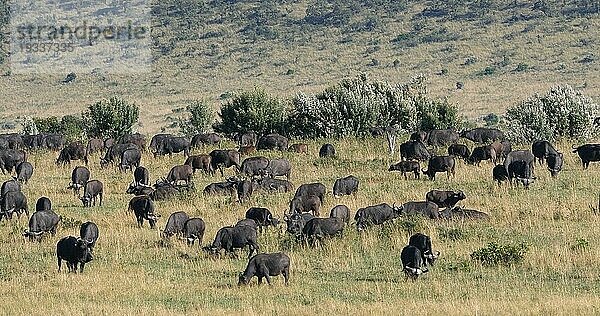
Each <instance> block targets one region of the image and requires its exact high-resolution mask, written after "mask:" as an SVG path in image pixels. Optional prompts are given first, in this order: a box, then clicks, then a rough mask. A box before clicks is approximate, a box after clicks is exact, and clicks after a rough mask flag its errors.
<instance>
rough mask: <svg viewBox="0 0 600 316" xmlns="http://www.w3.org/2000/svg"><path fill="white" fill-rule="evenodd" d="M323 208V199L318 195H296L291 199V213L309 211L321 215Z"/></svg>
mask: <svg viewBox="0 0 600 316" xmlns="http://www.w3.org/2000/svg"><path fill="white" fill-rule="evenodd" d="M320 210H321V200H320V199H319V197H318V196H316V195H305V196H297V197H294V198H293V199H292V200H291V201H290V213H292V214H293V213H298V214H301V213H308V212H312V213H313V215H315V216H319V211H320Z"/></svg>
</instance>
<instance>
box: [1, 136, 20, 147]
mask: <svg viewBox="0 0 600 316" xmlns="http://www.w3.org/2000/svg"><path fill="white" fill-rule="evenodd" d="M0 139H1V140H3V141H4V142H5V143H6V144H7V145H8V146H7V148H9V149H21V148H25V143H24V142H23V137H21V135H20V134H17V133H11V134H1V135H0Z"/></svg>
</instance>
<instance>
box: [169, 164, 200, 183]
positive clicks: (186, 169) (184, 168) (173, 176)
mask: <svg viewBox="0 0 600 316" xmlns="http://www.w3.org/2000/svg"><path fill="white" fill-rule="evenodd" d="M193 173H194V171H193V169H192V167H191V166H190V165H178V166H174V167H173V168H171V170H170V171H169V174H168V175H167V182H168V183H171V184H173V185H177V183H178V182H179V181H185V184H186V185H189V184H190V182H191V181H192V174H193Z"/></svg>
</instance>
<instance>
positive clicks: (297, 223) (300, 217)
mask: <svg viewBox="0 0 600 316" xmlns="http://www.w3.org/2000/svg"><path fill="white" fill-rule="evenodd" d="M313 218H315V216H314V215H312V214H310V213H303V214H291V215H288V214H286V215H284V216H283V220H284V221H285V222H286V224H287V228H286V231H287V232H288V233H289V234H291V235H294V236H296V237H299V236H300V235H301V234H302V230H303V229H304V226H305V225H306V223H308V221H310V220H311V219H313Z"/></svg>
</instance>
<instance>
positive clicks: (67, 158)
mask: <svg viewBox="0 0 600 316" xmlns="http://www.w3.org/2000/svg"><path fill="white" fill-rule="evenodd" d="M71 160H81V161H83V162H84V163H85V164H86V165H87V164H88V156H87V152H86V151H85V147H84V146H83V144H82V143H81V142H73V143H70V144H68V145H67V146H65V147H64V148H63V149H62V150H61V151H60V153H59V154H58V158H56V164H57V165H60V164H62V165H66V164H70V163H71Z"/></svg>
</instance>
